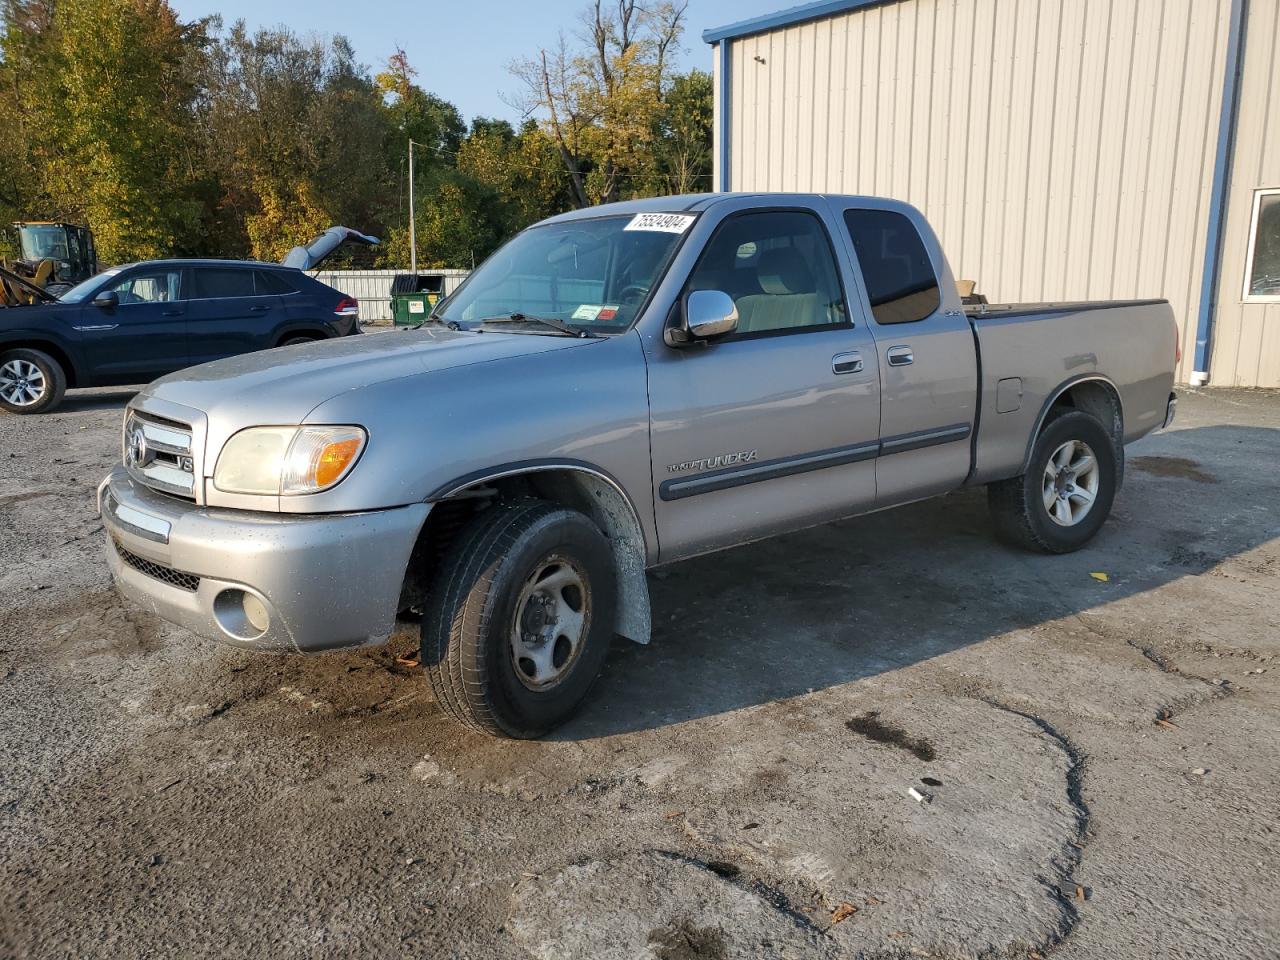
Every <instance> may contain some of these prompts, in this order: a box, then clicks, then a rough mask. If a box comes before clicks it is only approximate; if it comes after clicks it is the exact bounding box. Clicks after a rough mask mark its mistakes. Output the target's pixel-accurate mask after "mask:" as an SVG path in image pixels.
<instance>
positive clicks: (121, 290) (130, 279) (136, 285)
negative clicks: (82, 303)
mask: <svg viewBox="0 0 1280 960" xmlns="http://www.w3.org/2000/svg"><path fill="white" fill-rule="evenodd" d="M180 276H181V272H180V271H178V270H143V271H140V272H138V273H131V274H129V275H128V276H127V277H125V278H124V279H123V280H117V281H116V282H115V283H113V284H110V285H109V286H107V287H104V288H103V290H104V291H106V290H113V291H115V294H116V296H117V297H119V298H120V303H121V304H127V303H172V302H173V301H174V300H177V299H178V279H179V277H180Z"/></svg>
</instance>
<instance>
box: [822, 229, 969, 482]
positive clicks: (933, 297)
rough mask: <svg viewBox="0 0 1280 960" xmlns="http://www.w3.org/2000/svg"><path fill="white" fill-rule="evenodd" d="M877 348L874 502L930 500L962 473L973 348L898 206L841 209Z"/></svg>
mask: <svg viewBox="0 0 1280 960" xmlns="http://www.w3.org/2000/svg"><path fill="white" fill-rule="evenodd" d="M841 213H842V217H843V219H844V225H845V228H846V230H847V234H846V236H847V237H848V239H849V240H850V241H851V242H852V246H853V252H854V258H855V260H856V262H857V265H858V268H859V270H860V272H861V275H862V281H863V285H864V286H865V288H866V301H865V304H864V306H865V308H866V309H867V310H868V311H869V312H870V314H871V318H872V323H873V324H874V332H875V338H876V343H877V345H878V347H879V351H878V352H879V363H880V385H881V386H880V388H881V391H882V396H883V403H882V404H881V408H880V459H879V460H878V461H877V463H876V489H877V505H878V506H888V505H890V504H894V503H904V502H906V501H908V500H917V499H920V498H922V497H928V496H932V495H934V494H937V493H942V492H944V491H947V490H953V489H955V488H956V487H958V486H960V485H961V484H962V483H963V482H964V479H965V477H966V476H967V475H968V473H969V464H970V449H971V448H970V436H971V433H972V430H973V427H974V414H975V409H976V405H977V396H978V369H977V352H976V349H975V347H974V342H973V332H972V331H971V330H970V328H969V320H968V318H967V317H965V315H964V313H963V312H962V311H961V310H960V309H959V302H958V297H957V296H956V295H955V294H954V293H951V294H950V299H949V298H948V297H946V296H944V295H943V291H944V289H946V288H945V287H944V284H950V283H951V280H950V277H949V276H948V275H947V272H946V270H945V265H944V264H943V262H942V261H941V256H940V252H939V257H938V262H937V263H935V262H934V258H933V257H932V256H931V255H930V253H929V250H928V248H927V247H926V245H925V242H924V240H923V238H922V236H921V233H920V230H919V229H917V227H916V225H915V224H914V223H912V222H911V220H910V219H909V218H908V217H907V216H906V215H904V214H903V213H902V212H900V211H899V210H890V209H884V208H879V207H873V206H867V207H858V208H848V209H842V211H841Z"/></svg>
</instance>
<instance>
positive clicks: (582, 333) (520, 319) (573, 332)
mask: <svg viewBox="0 0 1280 960" xmlns="http://www.w3.org/2000/svg"><path fill="white" fill-rule="evenodd" d="M503 323H534V324H537V325H538V326H542V327H546V328H548V329H549V330H555V331H557V332H559V333H563V334H564V335H565V336H569V337H598V336H600V334H598V333H593V332H591V331H590V330H585V329H583V328H582V327H575V326H571V325H570V324H567V323H565V322H564V321H563V320H557V319H556V318H555V317H531V316H529V315H528V314H524V313H520V312H519V311H517V312H515V313H508V314H506V315H505V316H501V317H485V318H484V319H483V320H481V321H480V326H482V327H483V326H489V325H497V324H503Z"/></svg>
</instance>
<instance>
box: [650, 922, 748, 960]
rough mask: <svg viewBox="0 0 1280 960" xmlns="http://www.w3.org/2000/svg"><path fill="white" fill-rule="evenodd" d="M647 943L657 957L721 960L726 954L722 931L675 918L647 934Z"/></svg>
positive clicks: (661, 959)
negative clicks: (667, 924)
mask: <svg viewBox="0 0 1280 960" xmlns="http://www.w3.org/2000/svg"><path fill="white" fill-rule="evenodd" d="M649 943H650V945H652V947H653V951H654V953H655V954H656V955H657V956H658V957H659V958H660V960H724V958H726V957H728V956H729V952H728V949H727V948H726V947H725V942H724V931H723V930H721V929H720V928H719V927H698V926H694V924H693V923H691V922H690V921H689V920H688V919H682V920H677V921H676V922H675V923H672V924H670V925H669V926H666V927H663V928H662V929H660V930H654V931H653V932H652V933H651V934H649Z"/></svg>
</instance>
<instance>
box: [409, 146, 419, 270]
mask: <svg viewBox="0 0 1280 960" xmlns="http://www.w3.org/2000/svg"><path fill="white" fill-rule="evenodd" d="M409 272H410V273H411V274H413V275H414V277H415V278H416V277H417V276H418V222H417V218H416V217H415V216H414V214H413V141H412V140H410V141H409ZM414 283H417V280H416V279H415V280H414Z"/></svg>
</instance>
